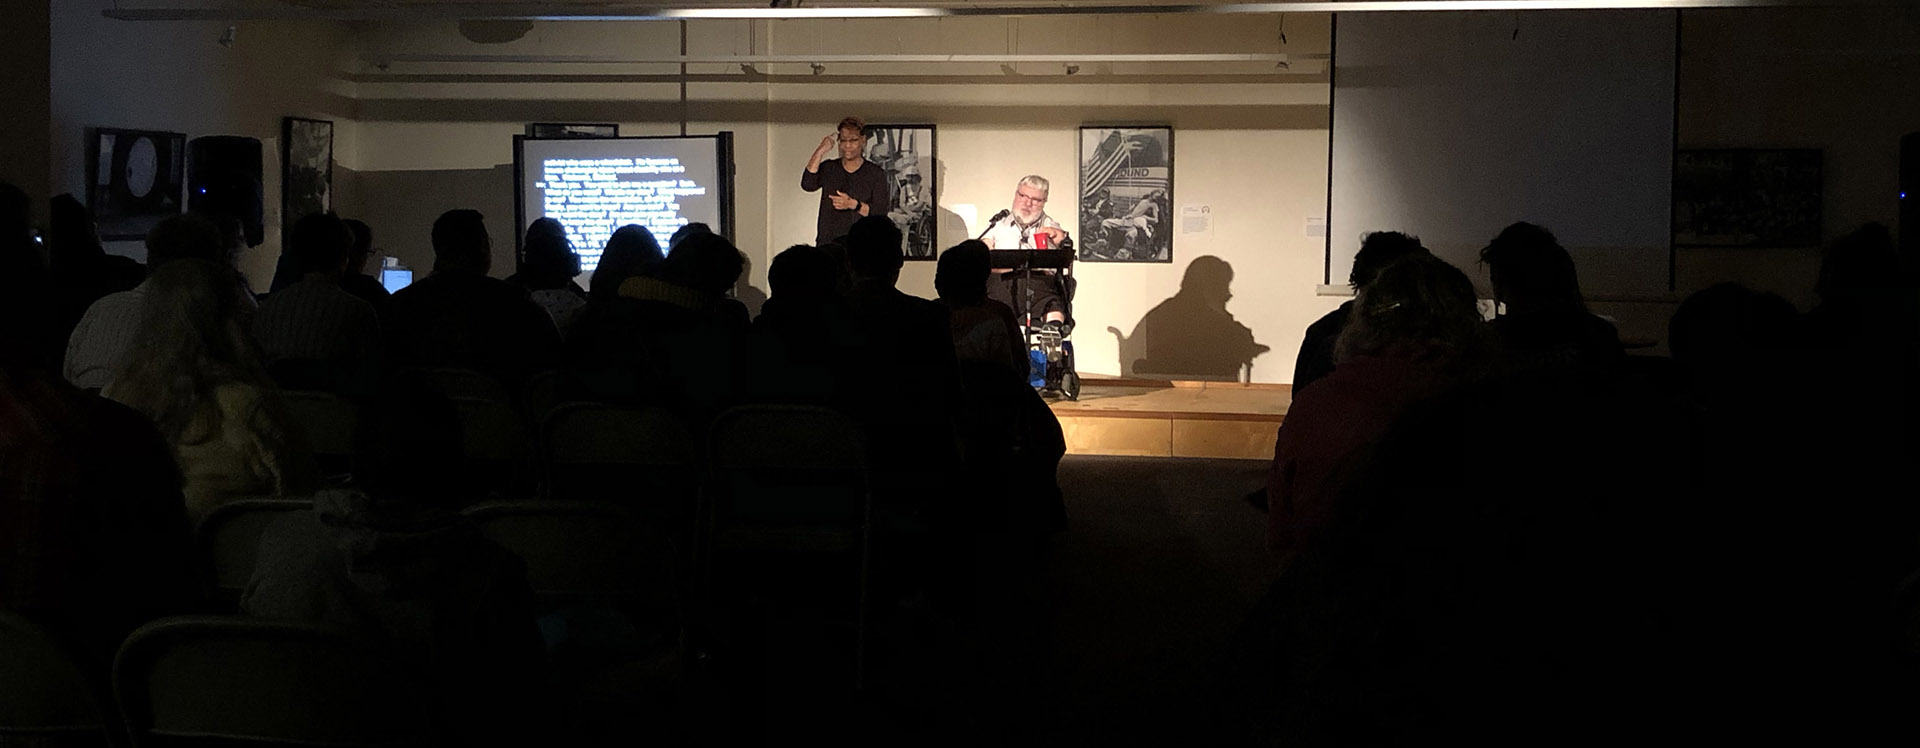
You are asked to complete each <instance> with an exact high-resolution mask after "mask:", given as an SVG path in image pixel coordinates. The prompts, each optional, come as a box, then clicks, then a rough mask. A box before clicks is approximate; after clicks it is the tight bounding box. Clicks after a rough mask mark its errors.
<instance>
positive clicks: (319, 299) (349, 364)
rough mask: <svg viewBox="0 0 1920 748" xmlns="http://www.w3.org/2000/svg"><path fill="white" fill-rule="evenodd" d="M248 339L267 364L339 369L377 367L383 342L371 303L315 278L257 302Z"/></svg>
mask: <svg viewBox="0 0 1920 748" xmlns="http://www.w3.org/2000/svg"><path fill="white" fill-rule="evenodd" d="M253 338H254V340H255V341H257V342H259V343H260V351H261V353H263V354H264V355H265V357H266V360H267V361H268V362H269V363H271V362H274V361H284V360H289V359H293V360H302V361H312V362H319V363H326V364H330V365H332V366H333V367H334V368H335V370H337V371H340V372H342V373H356V372H363V371H369V370H373V369H376V368H377V365H378V357H379V355H380V348H381V346H382V339H381V337H380V318H379V315H378V314H377V313H375V312H374V310H373V305H372V304H368V303H367V302H366V301H364V300H362V299H360V298H359V297H357V296H354V295H353V294H350V293H347V292H346V291H344V290H342V289H341V288H340V286H339V284H337V283H335V282H333V281H331V280H323V279H320V278H307V279H305V280H302V281H300V282H299V283H295V284H293V285H291V286H288V287H286V288H284V289H281V290H279V291H276V292H274V293H273V295H271V296H268V297H267V300H266V301H264V302H261V303H260V311H259V312H257V313H255V314H254V316H253Z"/></svg>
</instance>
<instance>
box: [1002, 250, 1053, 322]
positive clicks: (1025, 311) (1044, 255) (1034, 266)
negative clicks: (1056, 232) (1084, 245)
mask: <svg viewBox="0 0 1920 748" xmlns="http://www.w3.org/2000/svg"><path fill="white" fill-rule="evenodd" d="M987 264H988V265H989V266H990V267H993V268H997V269H1003V270H1014V271H1018V272H1019V274H1018V275H1016V276H1014V278H1013V298H1014V300H1015V301H1016V302H1017V303H1019V304H1020V308H1019V309H1017V310H1015V311H1016V312H1017V314H1015V315H1014V317H1015V318H1016V319H1018V320H1020V327H1021V328H1022V329H1025V328H1030V327H1032V326H1033V296H1032V294H1030V293H1028V289H1027V283H1028V282H1029V281H1031V280H1032V279H1033V271H1034V270H1059V269H1063V268H1067V267H1071V266H1072V265H1073V250H1071V249H996V250H992V251H990V252H988V253H987Z"/></svg>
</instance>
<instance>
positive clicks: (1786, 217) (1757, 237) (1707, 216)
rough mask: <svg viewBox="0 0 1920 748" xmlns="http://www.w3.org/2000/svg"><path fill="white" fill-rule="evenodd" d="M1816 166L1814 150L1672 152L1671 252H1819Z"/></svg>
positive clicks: (1818, 176) (1819, 173)
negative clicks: (1699, 249)
mask: <svg viewBox="0 0 1920 748" xmlns="http://www.w3.org/2000/svg"><path fill="white" fill-rule="evenodd" d="M1821 159H1822V153H1821V151H1820V150H1819V149H1817V148H1700V149H1683V150H1678V151H1675V152H1674V157H1673V244H1674V246H1675V247H1742V248H1754V249H1758V248H1800V247H1818V246H1820V242H1821V239H1822V233H1821V222H1822V215H1821V189H1822V180H1823V175H1822V164H1821Z"/></svg>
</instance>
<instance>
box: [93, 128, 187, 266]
mask: <svg viewBox="0 0 1920 748" xmlns="http://www.w3.org/2000/svg"><path fill="white" fill-rule="evenodd" d="M86 154H87V173H88V174H91V175H92V176H91V178H90V180H89V184H88V185H87V205H88V207H89V208H91V209H92V211H93V215H94V219H95V220H96V221H98V223H99V227H100V238H101V239H104V240H107V241H127V240H138V239H144V238H146V236H147V231H148V230H150V229H152V228H153V227H154V225H155V224H158V223H160V222H161V221H162V220H165V219H166V218H167V216H171V215H177V214H179V213H180V210H181V207H182V206H184V205H185V204H186V182H187V165H186V160H187V136H186V135H185V134H183V133H177V132H157V131H153V130H120V129H115V128H108V127H100V128H94V129H90V130H88V131H87V150H86Z"/></svg>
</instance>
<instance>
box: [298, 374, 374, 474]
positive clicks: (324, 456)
mask: <svg viewBox="0 0 1920 748" xmlns="http://www.w3.org/2000/svg"><path fill="white" fill-rule="evenodd" d="M281 399H282V401H284V402H285V403H286V408H287V414H288V415H290V416H292V417H293V421H294V423H297V424H299V425H300V430H301V431H302V432H303V433H305V434H306V437H307V446H308V447H310V448H312V450H313V458H314V460H315V461H317V462H318V463H320V469H321V471H322V472H325V473H326V474H328V475H342V474H345V473H349V472H351V471H352V470H353V432H354V431H355V430H356V429H357V428H358V427H359V423H360V412H359V410H358V409H357V408H355V407H354V405H353V403H352V402H349V401H348V400H347V399H346V398H343V397H340V396H339V395H335V394H332V393H327V392H313V391H309V390H284V391H282V392H281Z"/></svg>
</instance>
